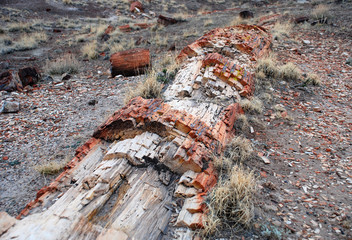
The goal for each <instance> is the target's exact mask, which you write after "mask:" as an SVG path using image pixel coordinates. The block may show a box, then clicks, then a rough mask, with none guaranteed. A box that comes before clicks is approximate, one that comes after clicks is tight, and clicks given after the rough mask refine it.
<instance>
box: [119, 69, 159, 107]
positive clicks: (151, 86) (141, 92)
mask: <svg viewBox="0 0 352 240" xmlns="http://www.w3.org/2000/svg"><path fill="white" fill-rule="evenodd" d="M156 79H157V73H156V72H155V71H154V70H151V71H150V72H149V73H148V74H147V78H146V80H145V81H144V82H143V83H141V84H139V85H138V87H137V89H135V90H130V91H129V92H128V93H127V95H126V98H125V103H127V102H128V101H129V100H131V99H132V98H134V97H137V96H141V97H143V98H147V99H151V98H161V97H162V96H161V90H162V85H161V83H159V82H158V81H157V80H156Z"/></svg>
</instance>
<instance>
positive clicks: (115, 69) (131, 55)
mask: <svg viewBox="0 0 352 240" xmlns="http://www.w3.org/2000/svg"><path fill="white" fill-rule="evenodd" d="M110 63H111V76H112V77H115V76H117V75H120V74H121V75H124V76H134V75H139V74H143V73H144V72H145V71H146V70H147V69H148V67H149V66H150V53H149V50H148V49H142V48H135V49H131V50H126V51H122V52H117V53H114V54H113V55H111V57H110Z"/></svg>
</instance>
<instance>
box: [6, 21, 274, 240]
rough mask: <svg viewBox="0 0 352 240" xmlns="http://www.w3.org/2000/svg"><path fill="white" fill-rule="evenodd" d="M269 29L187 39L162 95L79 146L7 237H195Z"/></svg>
mask: <svg viewBox="0 0 352 240" xmlns="http://www.w3.org/2000/svg"><path fill="white" fill-rule="evenodd" d="M269 46H270V35H269V34H268V33H267V32H266V31H265V29H263V28H260V27H257V26H246V25H241V26H235V27H229V28H224V29H215V30H213V31H211V32H210V33H208V34H206V35H204V36H203V37H202V38H200V39H199V40H197V41H196V42H194V43H193V44H191V45H189V46H187V47H186V48H185V49H183V50H182V52H181V53H180V55H179V57H178V60H179V61H182V67H181V69H180V70H179V72H178V73H177V75H176V79H175V80H174V82H173V84H171V85H170V86H169V87H168V88H167V89H166V91H165V92H164V100H161V99H151V100H146V99H143V98H141V97H137V98H134V99H132V100H131V101H130V102H129V103H128V104H127V105H126V106H125V107H124V108H122V109H120V110H118V111H116V112H115V113H114V114H113V116H111V117H110V118H109V119H108V120H107V122H105V123H104V124H103V125H101V126H100V127H99V128H98V129H97V130H96V131H95V133H94V135H93V137H92V138H91V139H90V140H89V141H88V142H87V143H86V144H85V145H84V146H82V147H80V148H79V149H77V153H76V157H75V158H74V159H73V160H72V161H71V162H70V164H69V165H68V166H67V167H66V170H65V171H64V172H63V173H62V174H61V175H60V176H59V177H58V178H57V179H56V180H55V181H54V182H52V183H51V184H50V185H49V186H48V187H45V188H43V189H42V190H40V191H39V192H38V194H37V198H36V199H35V200H34V201H33V202H31V203H29V204H28V205H27V206H26V208H25V209H24V210H23V211H22V212H21V214H20V215H19V216H18V219H21V220H19V221H17V222H16V223H15V224H14V225H13V226H12V227H10V228H9V229H8V230H7V232H5V233H4V234H3V235H2V236H1V239H95V238H97V239H192V229H196V228H201V227H202V224H203V222H202V216H203V213H204V211H205V209H206V206H205V205H204V203H203V198H204V196H205V195H206V193H207V192H208V191H209V190H210V189H211V188H212V187H213V186H214V185H215V184H216V182H217V175H216V172H215V171H214V169H213V165H212V156H213V155H214V154H221V153H222V151H223V149H224V146H225V145H226V143H227V142H228V141H229V140H230V139H231V138H232V137H233V125H234V122H235V120H236V119H237V117H238V116H239V115H240V114H242V109H241V107H240V106H239V104H238V101H239V100H240V99H241V98H242V97H249V96H250V95H251V94H252V93H253V90H254V82H253V75H252V69H253V64H254V63H253V61H254V60H255V59H257V58H258V57H260V56H262V55H263V54H265V53H266V52H267V51H268V49H269Z"/></svg>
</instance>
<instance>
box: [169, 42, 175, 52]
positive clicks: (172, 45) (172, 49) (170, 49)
mask: <svg viewBox="0 0 352 240" xmlns="http://www.w3.org/2000/svg"><path fill="white" fill-rule="evenodd" d="M175 50H176V44H175V43H173V44H171V46H170V47H169V49H168V51H175Z"/></svg>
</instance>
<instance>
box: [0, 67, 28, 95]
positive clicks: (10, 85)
mask: <svg viewBox="0 0 352 240" xmlns="http://www.w3.org/2000/svg"><path fill="white" fill-rule="evenodd" d="M22 89H23V85H22V82H21V81H20V80H19V78H18V75H17V74H15V73H14V72H13V71H6V72H3V73H1V74H0V91H8V92H12V91H21V90H22Z"/></svg>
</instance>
